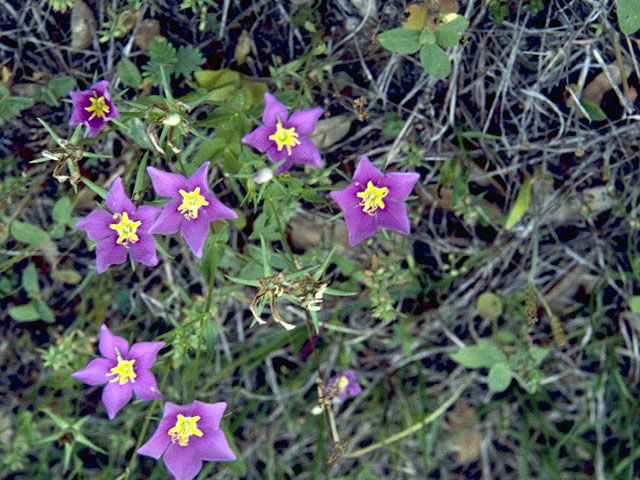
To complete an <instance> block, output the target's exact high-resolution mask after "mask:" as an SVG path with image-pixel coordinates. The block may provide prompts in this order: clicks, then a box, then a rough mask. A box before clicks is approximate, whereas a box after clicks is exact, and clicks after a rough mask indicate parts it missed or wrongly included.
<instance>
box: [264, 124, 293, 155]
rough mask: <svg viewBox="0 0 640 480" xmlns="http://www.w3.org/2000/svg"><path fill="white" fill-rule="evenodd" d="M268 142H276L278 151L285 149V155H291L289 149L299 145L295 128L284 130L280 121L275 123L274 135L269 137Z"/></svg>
mask: <svg viewBox="0 0 640 480" xmlns="http://www.w3.org/2000/svg"><path fill="white" fill-rule="evenodd" d="M269 140H273V141H274V142H276V147H277V148H278V151H280V150H282V149H283V148H284V147H287V155H291V147H295V146H296V145H300V140H298V133H297V132H296V129H295V127H291V128H284V127H283V126H282V123H281V122H280V120H278V122H277V123H276V131H275V133H274V134H272V135H269Z"/></svg>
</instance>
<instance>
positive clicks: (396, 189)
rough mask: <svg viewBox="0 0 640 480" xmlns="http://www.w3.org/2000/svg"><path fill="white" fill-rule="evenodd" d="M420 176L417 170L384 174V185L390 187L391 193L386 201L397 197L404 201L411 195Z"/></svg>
mask: <svg viewBox="0 0 640 480" xmlns="http://www.w3.org/2000/svg"><path fill="white" fill-rule="evenodd" d="M418 178H420V175H418V174H417V173H415V172H409V173H396V172H394V173H387V174H386V175H385V176H384V182H383V183H384V186H386V187H387V188H388V189H389V194H388V195H387V197H386V199H385V201H386V200H387V199H389V200H390V199H395V200H399V201H402V200H404V199H405V198H407V197H408V196H409V194H410V193H411V190H413V186H414V185H415V183H416V182H417V181H418Z"/></svg>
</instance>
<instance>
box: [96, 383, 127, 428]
mask: <svg viewBox="0 0 640 480" xmlns="http://www.w3.org/2000/svg"><path fill="white" fill-rule="evenodd" d="M132 390H133V389H132V388H131V382H127V383H125V384H124V385H120V384H119V383H118V382H114V383H111V382H109V383H107V386H106V387H104V390H103V391H102V403H104V406H105V407H106V408H107V415H108V416H109V420H113V417H115V416H116V413H118V410H120V409H121V408H122V407H124V406H125V405H126V404H127V402H128V401H129V400H131V392H132Z"/></svg>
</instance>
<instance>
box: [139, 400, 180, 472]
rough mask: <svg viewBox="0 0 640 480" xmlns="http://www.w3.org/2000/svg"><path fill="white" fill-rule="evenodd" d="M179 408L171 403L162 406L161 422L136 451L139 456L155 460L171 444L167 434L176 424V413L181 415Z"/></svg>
mask: <svg viewBox="0 0 640 480" xmlns="http://www.w3.org/2000/svg"><path fill="white" fill-rule="evenodd" d="M180 408H181V406H180V405H176V404H174V403H171V402H166V403H165V404H164V413H163V414H162V420H160V423H159V424H158V428H156V431H155V432H154V433H153V435H152V436H151V438H150V439H149V440H147V442H146V443H145V444H144V445H142V446H141V447H140V448H139V449H138V453H139V454H140V455H147V456H149V457H153V458H155V459H156V460H157V459H158V458H160V457H161V456H162V454H163V452H164V451H165V449H166V448H167V446H169V443H170V442H171V437H169V435H168V433H167V432H168V431H169V430H170V429H171V427H173V426H174V425H175V424H176V417H177V415H178V413H181V410H180Z"/></svg>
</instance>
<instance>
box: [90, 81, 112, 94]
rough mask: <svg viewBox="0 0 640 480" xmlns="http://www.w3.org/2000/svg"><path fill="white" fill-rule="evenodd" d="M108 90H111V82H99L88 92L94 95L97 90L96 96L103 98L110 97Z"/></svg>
mask: <svg viewBox="0 0 640 480" xmlns="http://www.w3.org/2000/svg"><path fill="white" fill-rule="evenodd" d="M108 88H109V82H108V81H106V80H100V81H99V82H96V83H94V84H93V85H91V86H90V87H89V90H87V92H89V94H90V95H93V92H94V90H95V92H96V94H97V95H98V96H99V97H103V96H106V95H109V92H108V91H107V89H108Z"/></svg>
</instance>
